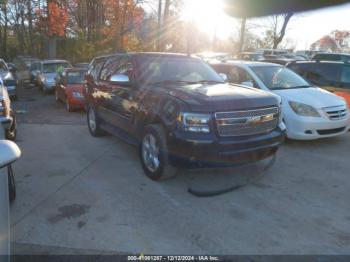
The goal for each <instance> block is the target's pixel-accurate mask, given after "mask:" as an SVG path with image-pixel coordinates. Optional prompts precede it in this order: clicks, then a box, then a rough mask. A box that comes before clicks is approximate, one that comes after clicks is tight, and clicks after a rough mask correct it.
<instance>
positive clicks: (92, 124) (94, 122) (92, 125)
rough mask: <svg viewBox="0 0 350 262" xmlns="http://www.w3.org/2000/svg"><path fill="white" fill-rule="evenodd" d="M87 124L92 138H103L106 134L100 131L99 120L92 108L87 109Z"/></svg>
mask: <svg viewBox="0 0 350 262" xmlns="http://www.w3.org/2000/svg"><path fill="white" fill-rule="evenodd" d="M87 124H88V127H89V131H90V134H91V135H92V136H96V137H98V136H103V135H105V134H106V132H105V131H104V130H103V129H101V120H100V118H99V117H98V115H97V113H96V110H95V109H94V108H93V107H88V113H87Z"/></svg>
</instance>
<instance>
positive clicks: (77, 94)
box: [72, 92, 83, 98]
mask: <svg viewBox="0 0 350 262" xmlns="http://www.w3.org/2000/svg"><path fill="white" fill-rule="evenodd" d="M72 95H73V97H75V98H83V95H82V94H81V93H79V92H73V93H72Z"/></svg>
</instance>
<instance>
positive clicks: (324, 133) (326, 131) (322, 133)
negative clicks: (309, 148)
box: [317, 127, 345, 136]
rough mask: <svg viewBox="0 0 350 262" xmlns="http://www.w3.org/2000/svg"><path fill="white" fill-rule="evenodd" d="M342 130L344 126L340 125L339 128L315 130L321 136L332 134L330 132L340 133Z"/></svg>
mask: <svg viewBox="0 0 350 262" xmlns="http://www.w3.org/2000/svg"><path fill="white" fill-rule="evenodd" d="M344 130H345V127H340V128H335V129H324V130H317V133H318V134H319V135H321V136H325V135H332V134H337V133H341V132H343V131H344Z"/></svg>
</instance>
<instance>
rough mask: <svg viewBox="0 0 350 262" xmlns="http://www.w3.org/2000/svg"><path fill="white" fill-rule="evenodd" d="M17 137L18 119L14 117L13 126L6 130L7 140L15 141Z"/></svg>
mask: <svg viewBox="0 0 350 262" xmlns="http://www.w3.org/2000/svg"><path fill="white" fill-rule="evenodd" d="M16 137H17V120H16V117H15V116H13V121H12V124H11V126H10V127H9V128H8V129H6V130H5V138H6V139H7V140H11V141H15V140H16Z"/></svg>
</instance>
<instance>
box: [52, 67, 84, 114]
mask: <svg viewBox="0 0 350 262" xmlns="http://www.w3.org/2000/svg"><path fill="white" fill-rule="evenodd" d="M85 73H86V69H81V68H69V69H65V70H64V71H63V72H62V73H61V74H60V75H59V76H58V78H57V80H56V87H55V98H56V101H57V102H59V101H62V102H64V103H65V105H66V109H67V111H69V112H71V111H73V110H74V109H85V84H84V82H85Z"/></svg>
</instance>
